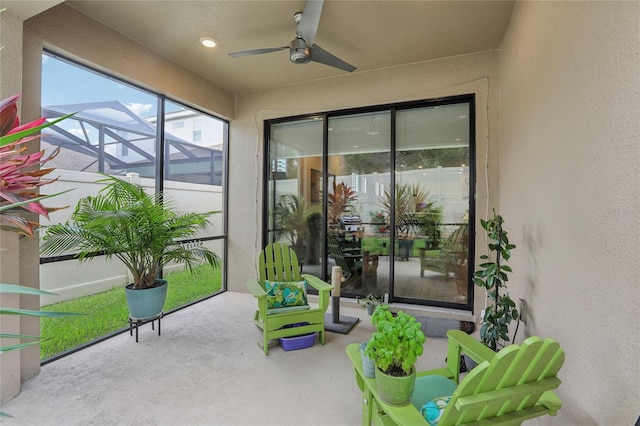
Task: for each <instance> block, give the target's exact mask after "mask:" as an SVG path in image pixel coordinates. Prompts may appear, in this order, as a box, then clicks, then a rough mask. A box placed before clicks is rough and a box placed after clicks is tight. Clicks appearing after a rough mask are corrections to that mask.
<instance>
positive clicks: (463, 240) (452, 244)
mask: <svg viewBox="0 0 640 426" xmlns="http://www.w3.org/2000/svg"><path fill="white" fill-rule="evenodd" d="M468 230H469V225H467V224H463V225H460V227H459V228H458V229H456V230H455V231H453V233H452V234H451V235H449V238H447V240H446V241H445V243H444V246H443V249H445V250H450V251H460V250H465V249H466V245H467V240H468V236H467V234H468Z"/></svg>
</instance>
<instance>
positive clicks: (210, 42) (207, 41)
mask: <svg viewBox="0 0 640 426" xmlns="http://www.w3.org/2000/svg"><path fill="white" fill-rule="evenodd" d="M200 44H202V45H203V46H204V47H209V48H212V47H216V46H217V45H218V42H217V41H215V40H214V39H212V38H211V37H202V38H201V39H200Z"/></svg>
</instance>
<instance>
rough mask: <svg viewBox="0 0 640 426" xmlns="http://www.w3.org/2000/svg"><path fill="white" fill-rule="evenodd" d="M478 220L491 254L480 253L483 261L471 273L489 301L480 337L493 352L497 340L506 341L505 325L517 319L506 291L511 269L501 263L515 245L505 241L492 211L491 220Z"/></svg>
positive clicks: (515, 310)
mask: <svg viewBox="0 0 640 426" xmlns="http://www.w3.org/2000/svg"><path fill="white" fill-rule="evenodd" d="M480 223H481V225H482V227H483V228H484V229H485V231H486V232H487V238H488V248H489V252H490V253H493V255H491V256H490V255H486V254H484V255H482V256H480V259H482V260H484V262H483V263H481V264H480V269H478V270H477V271H476V272H475V273H474V276H473V282H474V283H475V284H476V285H477V286H480V287H483V288H484V289H486V291H487V297H488V298H489V299H490V301H491V303H492V304H491V305H490V306H487V307H486V309H485V310H484V316H483V318H482V327H481V328H480V340H481V341H482V343H484V344H485V345H486V346H488V347H489V348H491V349H492V350H494V351H496V350H498V346H499V345H500V346H504V344H503V343H501V341H503V342H508V341H509V324H510V323H511V321H514V320H517V319H518V315H519V313H518V309H517V308H516V304H515V302H514V301H513V300H511V297H509V292H508V291H507V281H508V280H509V276H508V274H509V273H511V272H512V270H511V267H509V266H508V265H505V264H504V262H506V261H508V260H509V258H510V257H511V250H513V249H514V248H516V246H515V245H514V244H511V243H510V242H509V238H508V236H507V231H505V230H504V228H503V227H502V225H503V223H504V220H503V218H502V216H500V215H498V214H496V212H495V211H494V212H493V217H492V218H491V219H489V220H484V219H481V220H480ZM492 257H495V261H491V258H492Z"/></svg>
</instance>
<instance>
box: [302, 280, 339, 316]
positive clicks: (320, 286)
mask: <svg viewBox="0 0 640 426" xmlns="http://www.w3.org/2000/svg"><path fill="white" fill-rule="evenodd" d="M302 278H304V279H305V280H307V283H308V284H309V285H310V286H311V287H313V288H315V289H316V290H318V306H320V309H322V311H326V310H327V308H329V293H330V292H331V290H332V289H333V286H332V285H331V284H328V283H326V282H324V281H322V280H321V279H320V278H318V277H316V276H314V275H309V274H302Z"/></svg>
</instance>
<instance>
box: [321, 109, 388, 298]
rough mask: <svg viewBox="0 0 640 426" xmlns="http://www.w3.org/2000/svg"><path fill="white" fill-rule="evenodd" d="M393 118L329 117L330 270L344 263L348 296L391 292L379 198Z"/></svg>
mask: <svg viewBox="0 0 640 426" xmlns="http://www.w3.org/2000/svg"><path fill="white" fill-rule="evenodd" d="M390 117H391V114H390V112H389V111H385V112H371V113H365V114H354V115H348V116H339V117H332V118H329V122H328V127H329V130H328V153H327V173H328V185H327V186H328V188H327V190H328V194H327V220H326V229H327V259H326V261H327V267H328V271H327V273H328V276H330V275H331V273H332V270H333V267H334V266H340V267H341V269H342V274H343V276H344V277H345V278H346V281H345V282H344V283H343V284H342V288H343V294H344V295H349V296H365V295H367V294H369V293H374V294H377V295H380V296H382V295H383V294H384V293H387V292H388V291H389V290H388V287H389V264H388V257H387V255H388V248H389V246H388V245H389V235H388V227H387V226H385V221H386V218H385V217H384V216H383V215H382V213H381V211H382V206H381V205H380V201H379V198H380V196H381V195H382V194H383V193H384V191H385V190H386V189H388V187H389V182H390V170H391V168H390V166H391V155H390V151H391V145H390V143H391V138H390V136H391V118H390Z"/></svg>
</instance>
